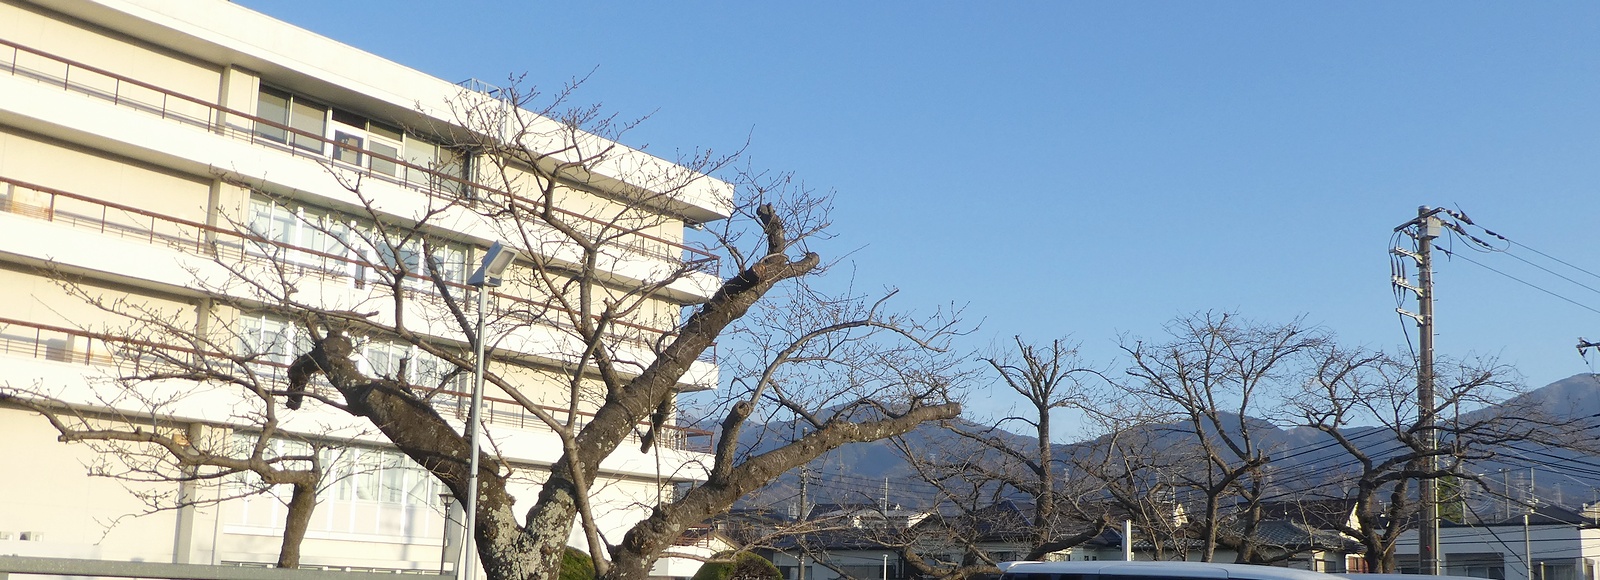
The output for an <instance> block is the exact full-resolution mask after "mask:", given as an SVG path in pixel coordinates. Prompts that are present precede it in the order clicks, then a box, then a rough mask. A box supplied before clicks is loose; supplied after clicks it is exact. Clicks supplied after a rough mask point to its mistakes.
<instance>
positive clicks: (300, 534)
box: [278, 483, 317, 568]
mask: <svg viewBox="0 0 1600 580" xmlns="http://www.w3.org/2000/svg"><path fill="white" fill-rule="evenodd" d="M316 509H317V486H316V484H314V483H296V484H294V492H293V494H292V495H290V496H289V514H288V517H287V518H285V519H284V525H283V545H282V547H280V548H279V549H278V567H279V568H299V567H300V544H301V543H302V542H304V541H305V539H306V528H308V527H310V525H311V513H312V512H313V511H315V510H316Z"/></svg>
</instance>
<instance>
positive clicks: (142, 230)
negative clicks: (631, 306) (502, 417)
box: [0, 176, 717, 364]
mask: <svg viewBox="0 0 1600 580" xmlns="http://www.w3.org/2000/svg"><path fill="white" fill-rule="evenodd" d="M0 212H6V213H12V214H16V215H21V216H26V217H30V218H34V219H40V220H45V221H51V222H56V223H61V224H65V225H69V226H72V227H75V228H80V229H88V230H93V231H98V232H100V233H102V234H107V235H113V236H117V237H120V238H125V239H132V240H139V241H144V242H146V243H149V244H156V245H165V246H168V247H171V248H174V249H177V250H180V251H184V252H192V253H196V254H200V255H207V256H217V257H223V258H233V259H240V260H254V261H266V260H268V257H267V256H265V255H264V252H263V251H261V250H255V251H253V250H252V248H261V249H265V248H273V249H274V251H275V252H282V253H283V255H281V256H280V258H275V259H279V261H281V262H282V263H283V264H284V265H286V266H290V267H293V268H296V269H298V270H299V271H300V272H301V273H304V274H310V275H315V276H318V277H322V278H326V279H330V280H346V281H350V282H351V283H352V284H354V285H356V286H357V287H360V286H361V285H363V284H366V283H368V281H367V280H366V279H364V278H362V277H360V276H358V275H356V274H354V273H353V271H371V272H387V273H388V274H389V275H391V276H394V275H398V272H397V271H396V270H395V269H392V268H388V267H386V266H384V265H382V264H379V263H374V262H372V261H370V260H365V259H361V258H351V257H348V256H342V255H338V254H333V253H329V252H323V251H318V250H314V249H311V248H305V247H301V246H296V245H293V244H288V243H285V242H279V241H276V240H271V239H268V238H265V237H261V236H255V235H244V234H241V233H240V232H238V231H235V230H231V229H227V228H221V227H217V226H211V225H207V224H203V223H199V222H195V221H190V220H185V219H183V218H179V217H174V216H169V215H165V214H161V213H158V212H153V211H149V210H144V209H139V208H136V207H131V206H127V205H123V204H118V203H113V202H109V201H104V200H100V199H96V198H94V197H90V196H86V195H82V194H77V193H72V192H68V191H63V190H59V189H55V188H50V187H45V186H42V185H37V184H33V183H29V182H25V181H20V180H16V179H12V178H9V177H5V176H0ZM479 250H482V248H479ZM290 253H293V254H297V255H298V258H299V259H287V254H290ZM445 285H446V286H448V287H450V288H452V289H453V290H455V291H457V292H459V293H460V294H459V295H460V296H463V297H464V296H466V295H467V292H469V291H471V290H472V289H473V288H472V287H471V286H468V285H466V284H463V283H457V282H446V283H445ZM403 291H405V292H406V293H407V295H408V296H409V297H411V298H413V299H421V300H428V301H436V300H439V296H438V295H437V294H436V293H435V291H434V288H433V286H432V284H431V283H430V284H428V285H427V286H424V287H422V288H417V287H404V290H403ZM489 296H490V297H491V298H493V299H494V300H495V302H496V303H497V304H498V303H499V302H500V301H505V302H506V303H507V304H508V305H510V306H511V308H509V309H505V308H503V309H502V311H505V310H514V311H517V312H521V311H523V310H526V311H528V312H529V314H533V313H537V312H541V311H545V312H555V313H557V315H555V316H545V317H533V316H524V317H522V319H523V320H524V321H525V322H528V323H533V324H545V325H551V326H555V327H557V328H562V329H564V330H567V331H570V332H575V333H576V332H577V331H578V328H577V326H576V324H574V323H573V319H575V318H577V317H579V316H581V315H580V314H578V313H576V312H573V311H571V310H570V309H567V308H564V307H562V306H559V305H556V304H553V303H550V302H539V301H537V300H533V299H529V298H524V297H520V296H514V295H510V294H505V293H502V292H490V293H489ZM591 318H593V319H595V320H598V319H599V316H595V315H591ZM610 324H612V325H615V326H617V327H619V328H621V329H623V330H616V331H612V332H610V333H609V336H611V337H612V338H616V339H619V340H623V341H627V342H631V343H633V344H635V345H637V346H640V347H644V348H650V349H653V348H654V347H655V345H656V342H658V341H661V340H662V339H663V337H666V336H670V335H671V334H673V333H674V332H676V330H664V329H660V328H656V327H652V326H648V325H644V324H639V323H635V322H628V321H623V320H612V321H611V322H610ZM645 335H649V336H645ZM650 337H654V338H653V339H652V338H650ZM700 360H702V361H704V362H709V363H713V364H714V363H716V361H717V351H716V345H715V344H713V345H712V347H711V348H708V349H706V350H705V351H704V352H702V353H701V355H700Z"/></svg>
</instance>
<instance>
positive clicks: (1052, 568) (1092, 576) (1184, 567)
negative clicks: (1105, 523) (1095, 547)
mask: <svg viewBox="0 0 1600 580" xmlns="http://www.w3.org/2000/svg"><path fill="white" fill-rule="evenodd" d="M1003 569H1004V570H1005V573H1003V574H1001V575H1000V580H1235V579H1237V580H1345V579H1344V578H1341V577H1339V576H1334V575H1332V574H1323V573H1321V572H1311V571H1309V570H1295V569H1292V568H1278V567H1275V566H1253V565H1250V564H1210V563H1205V562H1166V561H1162V562H1123V561H1117V560H1111V561H1106V560H1089V561H1080V562H1016V563H1013V564H1011V565H1010V566H1009V567H1005V568H1003Z"/></svg>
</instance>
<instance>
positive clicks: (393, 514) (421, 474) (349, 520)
mask: <svg viewBox="0 0 1600 580" xmlns="http://www.w3.org/2000/svg"><path fill="white" fill-rule="evenodd" d="M256 437H257V435H256V434H251V433H241V434H238V435H235V436H234V444H235V445H237V446H243V447H245V448H248V447H249V446H251V445H254V444H255V441H256ZM310 449H311V446H310V445H309V444H307V443H305V442H302V441H285V440H278V439H275V440H273V441H271V442H269V448H268V457H279V456H283V455H305V454H309V453H310ZM317 457H318V459H319V461H320V462H321V463H322V468H323V474H324V475H323V479H322V483H321V485H319V486H318V489H317V500H318V505H317V508H316V511H315V512H313V514H312V519H311V525H310V530H311V531H314V532H328V533H333V534H363V535H365V534H373V535H382V536H399V537H411V538H437V537H438V535H439V533H440V532H442V531H443V523H444V522H443V518H442V516H441V513H440V511H441V510H440V508H441V507H442V500H441V499H440V494H441V493H445V492H446V488H445V487H444V485H443V484H440V483H439V481H438V479H436V478H434V477H433V475H432V474H430V473H428V472H427V471H426V470H424V469H422V468H421V467H420V466H418V465H417V464H416V463H415V462H413V461H411V459H410V458H409V457H406V456H405V455H404V454H402V453H400V452H398V451H393V450H388V449H375V448H369V447H355V446H344V447H328V448H324V449H321V450H319V451H318V453H317ZM288 467H300V466H288ZM234 483H235V485H239V486H243V487H253V486H260V485H261V483H260V479H259V478H258V477H257V476H255V475H254V474H250V473H245V474H241V475H239V476H237V477H236V478H235V479H234ZM267 493H268V495H270V496H271V497H261V496H246V497H244V498H243V499H242V500H241V501H240V503H239V505H238V509H237V510H236V511H235V512H234V514H233V515H232V517H230V518H229V519H228V523H230V524H233V525H243V526H249V527H251V528H256V529H277V530H279V531H280V532H281V530H282V528H283V516H284V506H285V505H286V504H287V503H288V498H289V493H290V488H289V487H288V486H276V487H274V488H272V489H270V490H268V491H267Z"/></svg>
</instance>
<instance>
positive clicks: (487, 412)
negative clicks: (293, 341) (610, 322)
mask: <svg viewBox="0 0 1600 580" xmlns="http://www.w3.org/2000/svg"><path fill="white" fill-rule="evenodd" d="M141 350H144V351H150V350H160V351H163V352H164V353H165V356H164V357H151V356H137V354H129V353H138V352H139V351H141ZM0 355H11V356H20V357H30V358H35V359H40V360H49V361H56V362H64V363H74V364H83V365H90V366H97V367H110V366H117V365H119V364H124V365H132V367H133V371H134V372H135V373H139V372H148V371H163V370H164V371H175V370H180V365H176V364H174V363H172V362H171V360H170V359H180V360H181V359H191V360H195V359H199V358H205V357H225V356H226V355H223V354H220V353H208V352H202V351H198V350H195V349H192V348H187V347H182V346H176V345H167V344H160V343H156V342H150V341H145V340H138V339H133V338H128V337H124V336H116V335H111V334H105V333H98V332H89V331H85V330H79V329H75V328H67V327H62V326H53V325H48V324H39V323H35V322H27V321H22V320H16V319H11V318H0ZM251 364H252V366H254V367H255V372H257V373H258V374H259V376H262V377H263V378H265V379H268V380H271V381H274V382H276V381H281V380H283V376H284V374H285V373H286V372H287V370H288V367H289V365H287V364H283V363H279V362H273V361H264V360H257V361H254V362H253V363H251ZM285 386H287V385H285ZM318 389H319V390H321V391H323V393H322V394H324V395H333V394H334V393H333V392H332V387H331V386H327V385H325V384H324V385H323V386H320V387H318ZM471 398H472V395H471V393H469V392H463V391H453V390H439V391H437V392H435V393H434V394H433V397H432V402H433V406H434V408H435V409H438V410H440V411H442V412H446V413H451V414H453V415H454V416H455V417H456V418H458V419H464V418H465V417H466V414H467V411H468V407H467V406H468V404H469V401H470V400H471ZM483 404H484V413H483V417H484V421H485V422H488V423H491V424H499V425H505V426H508V427H516V428H519V429H530V430H540V429H547V428H548V425H546V424H545V422H544V421H543V420H541V419H539V418H538V416H537V415H534V414H533V412H532V411H530V410H528V409H527V408H525V407H523V406H522V405H521V404H519V403H517V402H516V401H513V400H511V399H505V398H499V397H484V398H483ZM537 407H539V409H541V410H543V411H545V412H547V413H549V414H551V415H554V416H556V417H562V416H565V415H566V414H567V412H568V411H567V409H565V408H561V407H552V406H545V405H537ZM593 418H594V415H593V414H591V413H583V412H579V413H577V414H575V415H574V419H573V422H574V424H575V425H576V427H578V428H580V429H581V428H582V427H583V426H584V425H586V424H587V423H588V422H589V421H590V420H592V419H593ZM647 425H648V423H641V424H640V426H641V427H645V426H647ZM711 435H712V433H711V432H710V431H706V430H704V429H695V428H691V427H680V426H677V425H664V426H663V427H662V431H661V433H660V436H659V437H658V440H659V441H661V442H662V444H663V445H665V446H666V447H668V448H670V449H677V450H682V451H694V452H702V453H704V452H710V450H711Z"/></svg>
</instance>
